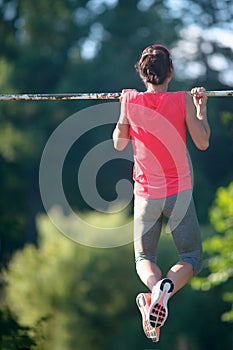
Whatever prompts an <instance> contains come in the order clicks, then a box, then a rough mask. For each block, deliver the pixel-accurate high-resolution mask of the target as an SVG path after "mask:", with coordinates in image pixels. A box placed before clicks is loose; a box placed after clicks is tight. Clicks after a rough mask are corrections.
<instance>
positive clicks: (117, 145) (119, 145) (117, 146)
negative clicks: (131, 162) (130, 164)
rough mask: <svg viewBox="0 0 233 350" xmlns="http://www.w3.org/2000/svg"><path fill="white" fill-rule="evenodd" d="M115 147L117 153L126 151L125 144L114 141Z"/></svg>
mask: <svg viewBox="0 0 233 350" xmlns="http://www.w3.org/2000/svg"><path fill="white" fill-rule="evenodd" d="M113 146H114V148H115V150H117V151H123V150H124V149H125V144H123V143H122V142H119V141H113Z"/></svg>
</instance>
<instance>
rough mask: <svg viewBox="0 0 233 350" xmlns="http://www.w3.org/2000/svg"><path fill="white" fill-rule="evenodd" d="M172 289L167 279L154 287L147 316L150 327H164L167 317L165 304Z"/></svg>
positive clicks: (171, 284)
mask: <svg viewBox="0 0 233 350" xmlns="http://www.w3.org/2000/svg"><path fill="white" fill-rule="evenodd" d="M173 289H174V284H173V282H172V281H171V280H170V279H169V278H164V279H162V280H161V281H159V282H158V283H157V284H156V286H154V288H153V290H152V301H151V305H150V307H149V310H148V316H147V319H148V320H149V323H150V326H151V327H153V328H160V327H162V326H163V325H164V323H165V321H166V319H167V316H168V308H167V302H168V299H169V297H170V295H171V293H172V291H173Z"/></svg>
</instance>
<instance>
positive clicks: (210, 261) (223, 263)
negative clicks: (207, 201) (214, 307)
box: [192, 183, 233, 321]
mask: <svg viewBox="0 0 233 350" xmlns="http://www.w3.org/2000/svg"><path fill="white" fill-rule="evenodd" d="M232 198H233V183H230V185H229V186H228V187H227V188H224V187H220V188H219V189H218V191H217V194H216V199H215V201H214V204H213V206H212V208H211V210H210V221H211V223H212V225H213V226H214V228H215V230H216V233H215V234H214V235H213V236H211V237H210V238H208V239H206V240H205V241H204V244H203V247H204V251H205V253H206V254H207V259H206V267H207V268H208V270H209V274H208V276H207V277H200V278H195V279H194V280H193V282H192V285H193V287H194V288H197V289H202V290H209V289H210V288H213V287H215V286H218V285H220V284H224V283H226V282H227V281H230V280H232V277H233V202H232ZM223 299H224V300H225V301H227V302H231V303H232V302H233V293H232V292H224V294H223ZM232 316H233V313H232V311H230V312H229V313H225V314H224V315H223V316H222V319H223V320H224V321H232V320H233V317H232Z"/></svg>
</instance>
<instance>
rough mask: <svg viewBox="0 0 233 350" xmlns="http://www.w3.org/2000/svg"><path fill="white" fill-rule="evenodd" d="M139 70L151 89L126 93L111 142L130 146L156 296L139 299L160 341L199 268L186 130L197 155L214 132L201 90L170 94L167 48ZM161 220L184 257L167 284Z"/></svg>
mask: <svg viewBox="0 0 233 350" xmlns="http://www.w3.org/2000/svg"><path fill="white" fill-rule="evenodd" d="M135 67H136V70H137V71H138V73H139V75H140V77H141V78H142V80H143V82H144V83H145V86H146V91H145V92H138V91H136V90H125V91H123V94H122V100H121V102H122V104H121V115H120V118H119V121H118V123H117V125H116V128H115V130H114V132H113V142H114V147H115V148H116V149H117V150H119V151H121V150H123V149H124V148H125V147H126V146H127V144H128V142H129V139H130V138H131V140H132V145H133V150H134V161H135V163H134V181H135V185H134V196H135V203H134V249H135V260H136V269H137V273H138V275H139V277H140V279H141V280H142V282H143V283H144V284H145V285H146V286H147V287H148V288H149V289H150V291H151V293H141V294H139V295H138V297H137V299H136V301H137V305H138V307H139V309H140V311H141V313H142V317H143V328H144V331H145V333H146V335H147V337H149V338H151V339H152V341H155V342H156V341H158V340H159V334H160V327H161V326H163V325H164V322H165V320H166V318H167V316H168V311H167V301H168V299H169V298H170V297H171V295H173V294H174V293H176V292H177V291H178V290H179V289H181V288H182V287H183V286H184V285H186V284H187V283H188V282H189V281H190V279H191V278H192V277H193V276H194V275H196V274H197V273H198V272H199V271H200V270H201V260H202V246H201V235H200V229H199V224H198V220H197V216H196V211H195V206H194V203H193V199H192V179H191V174H190V168H189V162H188V158H187V151H186V128H188V131H189V133H190V135H191V138H192V140H193V142H194V144H195V145H196V147H197V148H198V149H200V150H206V149H207V148H208V146H209V138H210V128H209V124H208V120H207V109H206V104H207V95H206V91H205V89H204V88H203V87H195V88H193V89H192V90H191V93H186V92H185V91H178V92H173V93H170V92H167V90H168V85H169V83H170V81H171V79H172V70H173V65H172V59H171V56H170V52H169V50H168V49H167V48H166V47H165V46H162V45H157V44H154V45H151V46H149V47H147V48H146V49H145V50H144V51H143V52H142V54H141V57H140V59H139V61H138V62H137V64H136V65H135ZM163 217H167V218H168V224H169V227H170V230H171V232H172V236H173V240H174V243H175V246H176V248H177V252H178V255H179V261H178V262H177V263H175V264H174V265H173V266H172V267H171V268H170V270H169V271H168V272H167V274H166V278H162V272H161V270H160V268H159V266H158V265H157V261H156V257H157V246H158V241H159V238H160V234H161V228H162V219H163Z"/></svg>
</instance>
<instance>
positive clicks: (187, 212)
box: [134, 190, 202, 275]
mask: <svg viewBox="0 0 233 350" xmlns="http://www.w3.org/2000/svg"><path fill="white" fill-rule="evenodd" d="M163 217H166V218H168V226H169V228H170V230H171V233H172V236H173V241H174V243H175V246H176V249H177V252H178V255H179V259H180V261H183V262H188V263H190V264H192V266H193V270H194V274H195V275H196V274H198V273H199V272H200V271H201V268H202V243H201V234H200V228H199V223H198V219H197V215H196V210H195V205H194V202H193V198H192V191H191V190H190V191H189V190H188V191H183V192H180V193H179V194H177V195H173V196H169V197H166V198H160V199H151V198H143V197H139V196H136V195H135V201H134V251H135V261H136V265H137V263H138V262H139V261H141V260H150V261H153V262H156V258H157V247H158V242H159V238H160V234H161V230H162V221H163Z"/></svg>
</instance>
